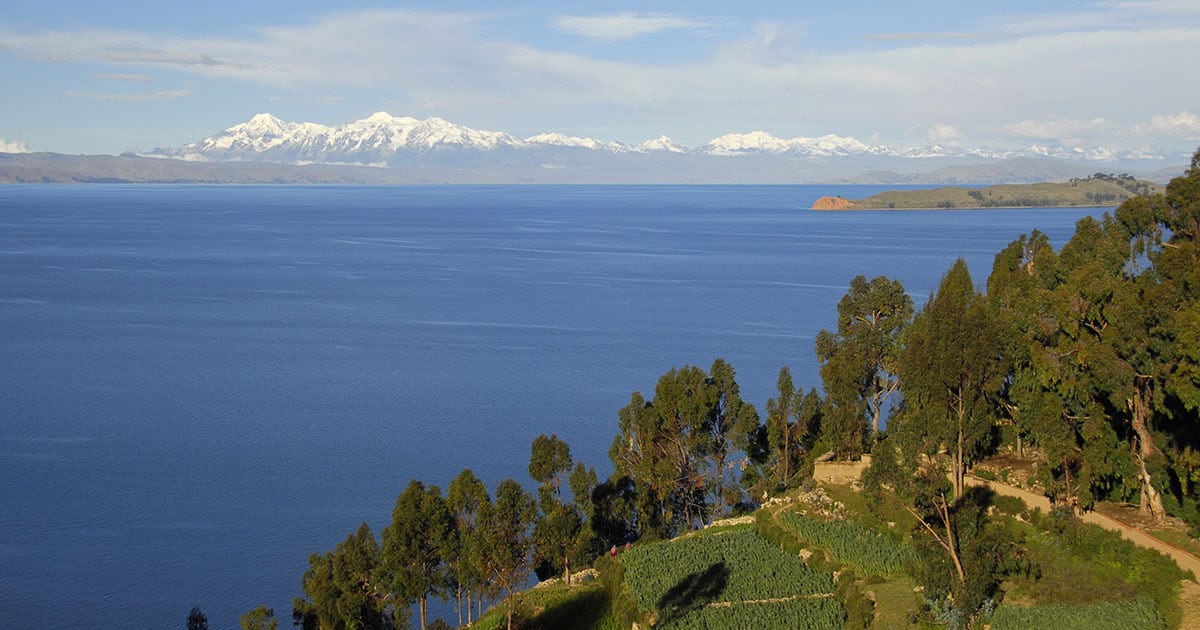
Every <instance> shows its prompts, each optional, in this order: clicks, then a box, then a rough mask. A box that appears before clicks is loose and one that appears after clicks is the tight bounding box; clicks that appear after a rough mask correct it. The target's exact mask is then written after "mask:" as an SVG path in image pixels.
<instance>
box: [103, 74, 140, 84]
mask: <svg viewBox="0 0 1200 630" xmlns="http://www.w3.org/2000/svg"><path fill="white" fill-rule="evenodd" d="M96 78H97V79H104V80H106V81H121V82H124V83H151V82H153V81H154V79H153V78H152V77H149V76H146V75H144V74H127V73H119V74H97V75H96Z"/></svg>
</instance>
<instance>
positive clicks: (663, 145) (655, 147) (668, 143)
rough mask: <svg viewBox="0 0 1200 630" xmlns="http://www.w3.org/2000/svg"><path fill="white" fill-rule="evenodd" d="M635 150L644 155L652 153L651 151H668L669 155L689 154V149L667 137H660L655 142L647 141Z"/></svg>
mask: <svg viewBox="0 0 1200 630" xmlns="http://www.w3.org/2000/svg"><path fill="white" fill-rule="evenodd" d="M635 150H637V151H641V152H643V153H647V152H651V151H666V152H667V153H687V152H688V150H687V147H685V146H683V145H681V144H679V143H678V142H675V141H674V140H672V139H670V138H668V137H666V136H659V137H657V138H655V139H654V140H647V141H645V142H643V143H641V144H639V145H637V147H636V149H635Z"/></svg>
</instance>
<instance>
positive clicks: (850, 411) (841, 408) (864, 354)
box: [816, 276, 913, 457]
mask: <svg viewBox="0 0 1200 630" xmlns="http://www.w3.org/2000/svg"><path fill="white" fill-rule="evenodd" d="M912 316H913V303H912V298H910V297H908V294H907V293H905V291H904V286H903V285H902V284H900V281H899V280H889V279H888V278H886V277H884V276H878V277H876V278H872V279H871V280H870V281H869V282H868V281H867V279H866V277H865V276H856V277H855V278H854V279H853V280H851V281H850V290H849V291H847V292H846V295H845V296H844V297H843V298H842V300H841V301H840V302H838V325H837V332H836V333H834V332H829V331H827V330H822V331H821V332H820V333H818V334H817V340H816V348H817V359H818V360H819V361H820V362H821V380H822V382H823V383H824V384H825V392H826V394H827V395H828V399H829V403H830V407H831V409H832V411H831V414H830V415H831V418H833V419H834V420H835V421H837V420H838V419H843V418H844V419H845V420H846V421H854V420H857V421H858V422H860V423H861V422H866V423H867V425H868V426H870V427H871V431H872V435H875V436H878V435H879V427H880V424H881V421H882V420H883V418H884V414H885V413H886V411H887V408H888V407H887V405H888V400H889V399H890V398H891V396H892V394H894V393H896V391H897V390H898V389H899V386H900V383H899V379H898V378H897V376H896V357H897V355H898V353H899V351H900V333H901V332H902V331H903V330H904V328H905V326H907V325H908V323H909V321H910V320H911V319H912ZM845 432H846V433H847V434H848V435H853V434H854V432H852V431H849V430H847V431H845ZM858 433H861V431H859V432H858ZM838 446H839V448H838V449H837V450H839V451H841V453H839V454H844V455H845V456H848V457H856V456H858V455H860V454H861V450H862V445H861V444H854V443H848V444H844V445H838Z"/></svg>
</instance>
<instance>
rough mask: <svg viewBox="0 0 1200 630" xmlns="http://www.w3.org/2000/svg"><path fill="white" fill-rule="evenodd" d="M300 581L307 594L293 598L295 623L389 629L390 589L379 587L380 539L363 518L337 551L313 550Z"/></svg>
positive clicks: (309, 629)
mask: <svg viewBox="0 0 1200 630" xmlns="http://www.w3.org/2000/svg"><path fill="white" fill-rule="evenodd" d="M308 565H309V566H308V570H306V571H305V572H304V577H303V578H301V580H300V585H301V587H302V588H303V589H304V594H305V597H306V598H299V597H297V598H296V599H294V600H293V601H292V619H293V623H294V625H297V626H301V627H303V628H305V630H317V629H320V630H341V629H350V628H362V629H365V630H371V629H381V628H384V627H385V626H386V625H387V623H386V617H385V615H384V610H385V609H386V607H387V600H388V596H387V593H386V592H385V591H384V590H383V589H381V588H379V584H378V577H377V576H378V571H379V543H378V542H377V541H376V540H375V535H374V534H372V533H371V528H370V527H368V526H367V524H366V523H363V524H362V525H361V526H360V527H359V528H358V531H357V532H354V533H351V534H350V535H349V536H347V537H346V540H344V541H342V542H340V543H338V544H337V546H336V547H334V549H333V551H331V552H325V553H323V554H316V553H314V554H312V556H310V557H309V559H308Z"/></svg>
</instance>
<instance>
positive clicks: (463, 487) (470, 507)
mask: <svg viewBox="0 0 1200 630" xmlns="http://www.w3.org/2000/svg"><path fill="white" fill-rule="evenodd" d="M491 500H492V499H491V497H489V496H488V491H487V486H485V485H484V483H483V482H482V481H480V480H479V478H478V477H476V476H475V473H474V472H472V471H471V470H470V469H469V468H464V469H463V470H462V472H460V473H458V476H457V477H455V478H454V479H453V480H452V481H451V482H450V485H449V486H448V487H447V488H446V509H447V510H449V512H450V518H451V519H453V521H454V529H455V533H456V536H455V537H456V538H457V542H458V544H457V545H456V546H455V547H454V549H453V553H452V554H450V558H449V565H450V573H451V574H452V575H453V576H454V601H455V604H456V608H457V609H458V625H460V626H461V625H463V618H462V604H463V599H464V595H465V599H466V604H467V624H468V625H470V623H471V599H472V594H476V593H477V594H480V596H481V597H482V587H483V583H482V582H483V578H482V576H481V575H480V572H479V570H478V567H477V566H476V563H475V562H472V559H473V558H474V557H475V555H476V554H475V553H474V550H475V548H476V547H477V546H478V538H479V532H478V529H479V527H478V525H479V511H480V510H481V509H482V508H483V504H485V503H490V502H491Z"/></svg>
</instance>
